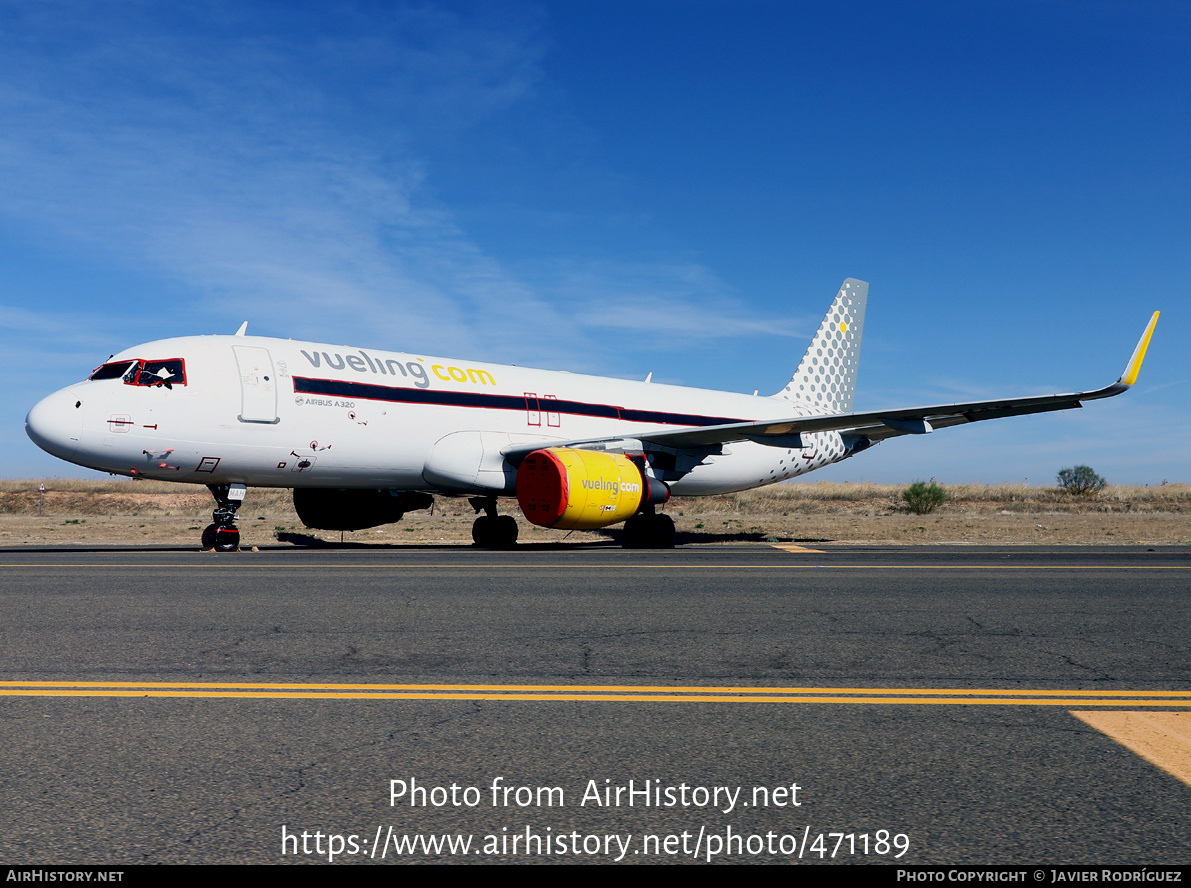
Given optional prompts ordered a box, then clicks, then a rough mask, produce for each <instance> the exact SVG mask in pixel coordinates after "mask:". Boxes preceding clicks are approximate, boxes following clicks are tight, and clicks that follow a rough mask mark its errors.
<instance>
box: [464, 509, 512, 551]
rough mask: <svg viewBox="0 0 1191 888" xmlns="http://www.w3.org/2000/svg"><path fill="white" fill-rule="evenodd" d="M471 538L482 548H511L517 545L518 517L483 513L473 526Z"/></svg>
mask: <svg viewBox="0 0 1191 888" xmlns="http://www.w3.org/2000/svg"><path fill="white" fill-rule="evenodd" d="M471 539H472V542H474V543H475V544H476V545H477V546H479V547H480V548H481V549H511V548H513V547H514V546H516V545H517V519H516V518H514V517H513V516H512V515H481V516H480V517H479V518H477V519H476V520H475V522H474V523H473V524H472V526H471Z"/></svg>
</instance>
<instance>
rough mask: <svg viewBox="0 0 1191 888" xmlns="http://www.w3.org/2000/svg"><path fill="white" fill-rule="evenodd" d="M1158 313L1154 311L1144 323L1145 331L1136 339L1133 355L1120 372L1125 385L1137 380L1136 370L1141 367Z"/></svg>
mask: <svg viewBox="0 0 1191 888" xmlns="http://www.w3.org/2000/svg"><path fill="white" fill-rule="evenodd" d="M1159 314H1161V312H1157V311H1156V312H1154V316H1153V317H1152V318H1150V323H1149V324H1147V325H1146V331H1145V332H1144V333H1142V334H1141V339H1139V340H1137V348H1135V349H1133V357H1131V358H1130V359H1129V363H1128V364H1127V365H1125V372H1124V373H1122V374H1121V382H1123V383H1124V384H1125V385H1133V383H1135V382H1137V371H1139V370H1140V369H1141V362H1142V361H1144V360H1145V357H1146V349H1147V348H1148V347H1149V345H1150V337H1151V336H1153V335H1154V325H1155V324H1157V323H1158V315H1159Z"/></svg>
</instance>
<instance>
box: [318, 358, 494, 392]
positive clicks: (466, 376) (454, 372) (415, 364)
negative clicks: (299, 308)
mask: <svg viewBox="0 0 1191 888" xmlns="http://www.w3.org/2000/svg"><path fill="white" fill-rule="evenodd" d="M302 357H304V358H305V359H306V360H307V361H308V362H309V363H310V366H311V367H326V368H328V369H330V370H343V369H348V370H354V371H355V372H357V373H374V374H379V375H381V376H403V377H405V378H407V379H408V378H410V377H412V378H413V380H414V385H415V386H417V387H418V388H430V375H429V374H428V373H427V372H426V362H425V361H424V360H423V359H422V358H418V359H416V360H413V361H400V360H397V359H396V358H378V357H374V356H372V355H370V354H368V353H367V352H364V351H361V352H360V353H359V354H355V355H351V354H349V355H347V356H344V355H341V354H339V352H335V353H334V354H328V353H327V352H321V353H320V352H315V353H314V354H310V353H309V352H307V351H306V350H305V349H302ZM430 372H431V373H433V374H434V375H435V376H437V377H438V378H439V379H441V380H442V381H443V382H467V383H470V384H471V385H496V380H495V379H493V377H492V374H491V373H489V372H488V371H487V370H477V369H475V368H474V367H468V368H467V369H466V370H464V369H463V368H462V367H445V366H443V365H442V364H432V365H431V366H430Z"/></svg>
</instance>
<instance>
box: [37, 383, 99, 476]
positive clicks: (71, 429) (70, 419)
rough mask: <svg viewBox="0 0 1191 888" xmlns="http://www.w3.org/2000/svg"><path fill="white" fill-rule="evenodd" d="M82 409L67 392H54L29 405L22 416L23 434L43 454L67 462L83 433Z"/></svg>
mask: <svg viewBox="0 0 1191 888" xmlns="http://www.w3.org/2000/svg"><path fill="white" fill-rule="evenodd" d="M83 406H84V405H83V403H82V399H81V398H80V397H79V395H78V394H77V393H75V392H73V391H71V390H70V389H62V391H59V392H54V393H53V394H52V395H50V396H49V397H47V398H42V399H41V400H40V401H38V402H37V403H36V404H34V405H33V409H32V410H30V411H29V415H28V416H26V417H25V433H26V434H27V435H28V436H29V437H30V438H31V439H32V440H33V443H34V444H36V445H37V446H38V447H40V448H41V449H42V450H44V451H45V452H46V453H49V454H52V455H53V456H56V457H58V458H59V459H67V460H68V459H70V458H71V457H72V456H74V453H75V451H76V450H78V448H79V438H80V437H81V436H82V434H83Z"/></svg>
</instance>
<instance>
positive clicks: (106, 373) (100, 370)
mask: <svg viewBox="0 0 1191 888" xmlns="http://www.w3.org/2000/svg"><path fill="white" fill-rule="evenodd" d="M133 366H135V363H134V362H132V361H116V362H115V363H113V364H103V365H101V366H99V367H96V368H95V370H94V371H92V373H91V375H90V376H88V377H87V378H88V379H119V378H120V377H121V376H123V375H124V372H125V371H126V370H129V369H131V368H132V367H133Z"/></svg>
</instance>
